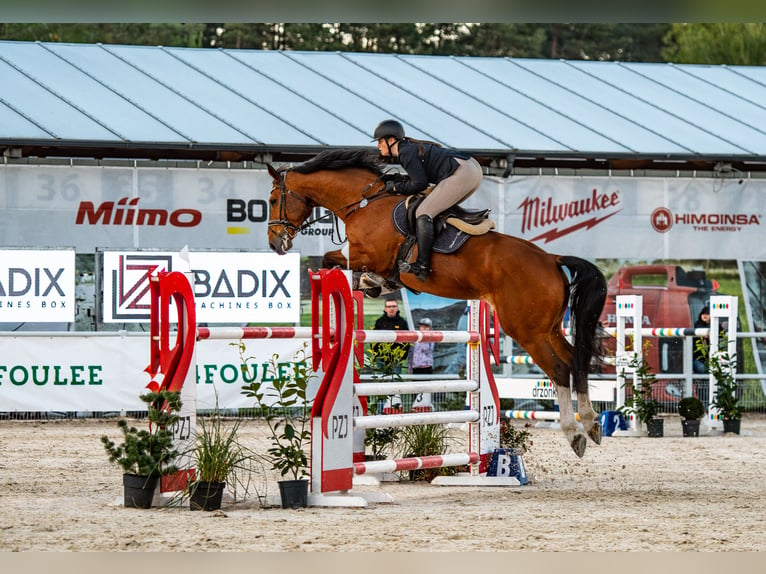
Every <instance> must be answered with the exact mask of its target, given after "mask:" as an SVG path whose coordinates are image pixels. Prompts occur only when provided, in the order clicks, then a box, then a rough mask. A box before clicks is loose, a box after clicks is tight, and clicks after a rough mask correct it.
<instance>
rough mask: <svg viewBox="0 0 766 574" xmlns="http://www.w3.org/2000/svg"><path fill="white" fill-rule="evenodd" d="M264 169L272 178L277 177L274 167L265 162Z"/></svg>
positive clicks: (277, 173)
mask: <svg viewBox="0 0 766 574" xmlns="http://www.w3.org/2000/svg"><path fill="white" fill-rule="evenodd" d="M266 169H268V170H269V175H270V176H271V177H272V179H279V172H277V170H276V168H275V167H274V166H273V165H271V164H270V163H269V164H266Z"/></svg>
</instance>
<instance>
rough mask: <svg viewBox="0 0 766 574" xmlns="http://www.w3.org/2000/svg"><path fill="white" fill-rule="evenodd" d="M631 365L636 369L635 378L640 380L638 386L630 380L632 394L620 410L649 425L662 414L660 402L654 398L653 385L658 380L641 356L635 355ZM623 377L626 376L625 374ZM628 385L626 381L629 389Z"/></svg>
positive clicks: (626, 382)
mask: <svg viewBox="0 0 766 574" xmlns="http://www.w3.org/2000/svg"><path fill="white" fill-rule="evenodd" d="M629 365H630V367H632V368H633V369H635V373H636V377H635V378H636V379H637V380H638V384H637V385H636V384H635V383H634V382H633V379H631V380H630V387H629V388H630V390H631V394H630V395H629V396H626V397H625V404H624V405H622V406H621V407H620V408H619V411H620V412H621V413H622V414H623V415H630V414H631V413H632V414H634V415H636V418H637V419H638V420H639V421H640V422H642V423H648V422H650V421H651V420H653V419H654V418H655V417H656V416H657V415H658V414H659V413H660V407H661V405H660V402H659V401H658V400H656V399H654V398H652V384H653V383H654V382H655V381H656V380H657V379H656V377H655V376H654V373H652V368H651V367H650V366H649V363H647V362H646V361H644V360H643V358H641V357H639V355H637V354H636V355H634V356H633V358H632V359H631V361H630V363H629ZM623 376H625V375H624V372H623ZM628 384H629V383H628V380H627V379H626V381H625V386H626V387H627V386H628ZM626 395H627V393H626Z"/></svg>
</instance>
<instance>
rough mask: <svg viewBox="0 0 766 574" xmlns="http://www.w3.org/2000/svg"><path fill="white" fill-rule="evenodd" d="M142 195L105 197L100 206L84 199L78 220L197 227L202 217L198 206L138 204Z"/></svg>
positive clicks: (101, 223) (79, 223)
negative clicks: (149, 205) (170, 208)
mask: <svg viewBox="0 0 766 574" xmlns="http://www.w3.org/2000/svg"><path fill="white" fill-rule="evenodd" d="M140 199H141V198H140V197H134V198H133V199H130V198H128V197H123V198H122V199H120V200H119V201H117V202H116V203H115V202H114V201H103V202H101V204H100V205H99V206H98V207H96V206H95V205H94V204H93V202H92V201H81V202H80V205H79V207H78V208H77V216H76V218H75V224H77V225H147V226H164V225H168V224H169V225H172V226H174V227H195V226H197V225H199V224H200V222H201V221H202V212H201V211H198V210H196V209H175V210H173V211H168V210H167V209H144V208H141V207H138V202H139V201H140Z"/></svg>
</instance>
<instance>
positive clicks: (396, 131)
mask: <svg viewBox="0 0 766 574" xmlns="http://www.w3.org/2000/svg"><path fill="white" fill-rule="evenodd" d="M387 137H395V138H396V139H398V140H400V139H404V127H403V126H402V124H400V123H399V122H397V121H396V120H383V121H382V122H380V123H379V124H378V127H376V128H375V133H374V134H373V137H372V141H377V140H379V139H380V138H387Z"/></svg>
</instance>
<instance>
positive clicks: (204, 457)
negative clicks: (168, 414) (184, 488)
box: [191, 408, 250, 482]
mask: <svg viewBox="0 0 766 574" xmlns="http://www.w3.org/2000/svg"><path fill="white" fill-rule="evenodd" d="M241 424H242V419H237V420H235V421H234V422H232V423H231V424H229V425H227V424H226V422H225V421H224V419H223V417H222V416H221V412H220V411H219V410H218V408H216V409H215V410H214V411H213V413H212V414H211V415H210V416H209V417H198V418H197V431H196V433H195V436H194V446H193V447H192V453H191V455H192V459H193V461H194V467H195V469H196V473H195V481H197V482H230V481H231V479H235V478H236V472H237V471H238V470H245V469H246V468H247V467H246V463H247V462H248V460H249V459H250V455H249V453H248V451H247V449H246V448H245V447H244V446H242V445H241V444H240V442H239V438H238V434H237V433H238V432H239V428H240V426H241Z"/></svg>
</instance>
